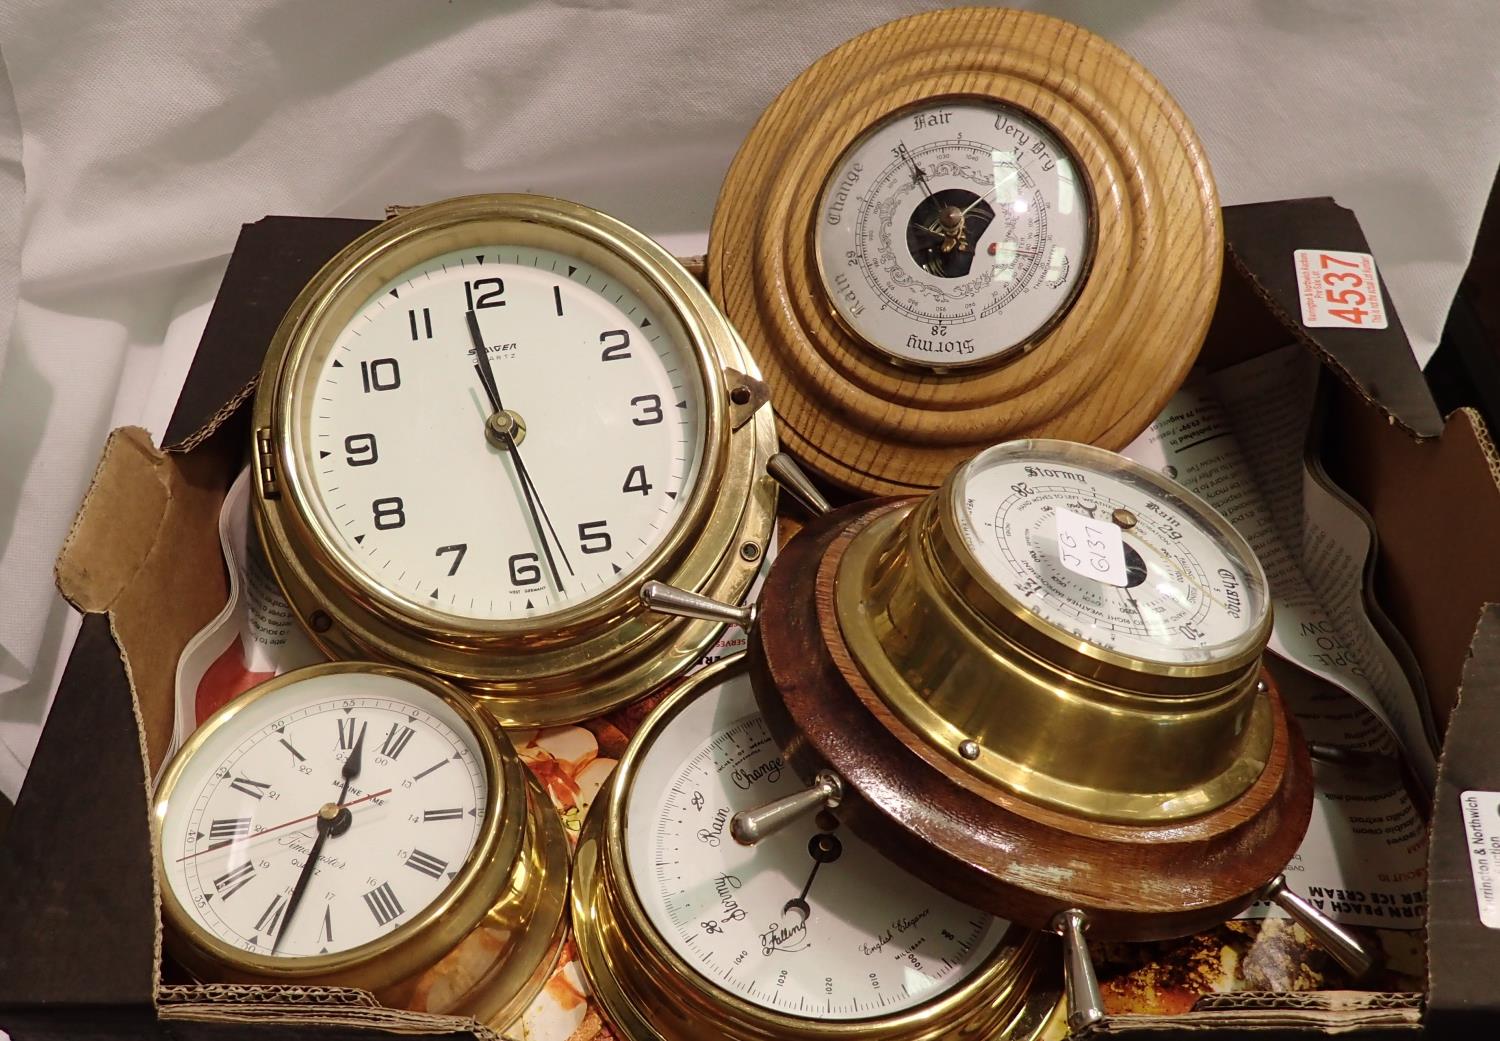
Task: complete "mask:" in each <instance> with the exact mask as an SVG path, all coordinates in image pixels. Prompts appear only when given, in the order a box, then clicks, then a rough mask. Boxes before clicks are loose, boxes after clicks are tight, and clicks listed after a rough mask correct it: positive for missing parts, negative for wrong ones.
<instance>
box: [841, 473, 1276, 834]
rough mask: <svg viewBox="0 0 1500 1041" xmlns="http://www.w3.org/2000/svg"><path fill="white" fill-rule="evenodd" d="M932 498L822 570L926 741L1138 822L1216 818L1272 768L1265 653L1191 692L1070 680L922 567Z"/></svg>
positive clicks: (1029, 795)
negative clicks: (1262, 678) (1259, 680)
mask: <svg viewBox="0 0 1500 1041" xmlns="http://www.w3.org/2000/svg"><path fill="white" fill-rule="evenodd" d="M941 494H942V493H941V492H940V493H938V495H941ZM932 498H936V496H934V497H931V498H929V500H926V501H924V502H922V503H921V504H918V505H916V506H913V505H912V504H910V503H908V504H905V505H897V506H894V507H893V508H891V509H889V510H887V511H886V512H885V513H883V514H881V515H879V516H877V517H875V518H874V519H873V520H871V521H870V522H869V523H868V524H867V525H866V526H865V527H864V528H863V529H862V530H860V531H859V532H857V533H856V534H854V535H853V537H852V538H851V540H850V542H849V545H848V547H847V549H846V550H845V551H844V553H843V555H842V556H841V557H840V558H838V559H837V561H834V562H831V561H828V560H825V562H824V565H823V568H824V570H825V571H826V572H828V573H827V574H825V575H823V576H820V577H823V578H824V579H825V580H831V581H832V584H833V589H834V594H833V611H834V616H835V618H836V620H837V631H838V636H840V637H842V639H843V641H844V642H845V644H846V645H847V647H848V651H849V657H850V658H852V659H853V661H854V662H855V663H856V665H857V666H858V668H859V670H860V672H861V673H862V674H863V675H864V677H865V679H866V680H867V681H868V682H869V684H870V686H871V687H872V688H874V690H875V692H876V693H877V694H878V695H879V696H880V698H881V700H882V701H884V702H885V703H886V704H887V705H889V706H890V707H891V708H892V709H893V710H894V711H895V712H896V714H897V715H898V716H900V718H901V719H902V720H903V721H904V722H905V723H906V724H907V725H908V726H909V727H911V728H912V729H913V730H914V731H915V732H916V733H917V734H919V735H921V737H922V738H923V740H924V741H925V742H926V743H927V744H928V745H930V746H931V747H932V748H934V749H936V750H938V751H939V752H940V753H941V754H943V755H944V756H945V757H947V758H948V759H949V760H951V761H952V762H954V763H955V764H957V765H959V766H961V767H963V768H964V769H965V770H966V771H968V772H970V773H972V774H975V775H977V776H978V777H980V778H982V779H983V780H986V781H989V782H992V783H995V784H998V785H1000V786H1002V787H1003V788H1005V789H1007V790H1009V791H1011V792H1014V793H1015V794H1017V795H1020V796H1021V797H1023V798H1026V799H1030V800H1032V801H1034V802H1037V803H1041V804H1043V805H1048V806H1051V807H1054V808H1056V809H1060V810H1063V811H1065V812H1068V813H1074V814H1079V815H1082V816H1087V817H1091V818H1095V819H1099V820H1109V821H1121V822H1131V823H1150V822H1163V821H1170V820H1182V819H1186V818H1190V817H1194V816H1198V815H1200V814H1203V813H1207V812H1209V811H1210V810H1213V809H1216V808H1218V807H1220V806H1223V805H1225V804H1227V803H1229V802H1230V801H1232V800H1233V799H1235V798H1236V797H1237V796H1239V795H1240V794H1241V793H1243V792H1244V791H1245V790H1246V789H1247V788H1248V787H1249V786H1250V785H1251V784H1253V783H1254V781H1255V779H1256V778H1258V777H1259V776H1260V775H1261V773H1262V771H1263V770H1264V769H1265V766H1266V763H1267V761H1268V756H1269V754H1270V750H1271V743H1272V737H1273V733H1272V730H1273V727H1272V717H1271V711H1270V705H1269V703H1268V702H1267V699H1266V697H1265V696H1264V695H1262V694H1259V693H1258V692H1257V690H1256V689H1255V681H1256V677H1257V675H1258V672H1259V669H1258V660H1259V659H1258V658H1257V659H1256V660H1255V661H1253V662H1252V663H1251V664H1250V665H1249V666H1248V667H1245V668H1242V669H1241V670H1240V671H1239V672H1238V673H1237V674H1235V675H1233V676H1232V678H1231V680H1230V682H1229V683H1227V684H1224V685H1222V686H1219V687H1213V688H1209V689H1207V690H1204V691H1200V692H1198V693H1196V694H1193V695H1188V696H1184V695H1182V694H1176V693H1174V694H1171V695H1169V696H1166V697H1164V696H1163V695H1162V693H1161V683H1162V681H1161V680H1160V679H1158V678H1156V677H1152V676H1139V675H1138V676H1136V677H1135V679H1134V682H1133V683H1131V684H1130V685H1128V686H1114V685H1110V684H1105V683H1103V682H1101V681H1099V680H1097V679H1095V678H1093V677H1091V676H1089V675H1086V674H1079V673H1076V672H1073V671H1070V665H1071V662H1069V661H1068V660H1067V659H1066V658H1063V659H1062V660H1058V659H1057V658H1049V657H1044V656H1042V655H1041V654H1038V653H1036V652H1034V651H1033V650H1032V649H1030V648H1027V647H1024V646H1022V645H1021V644H1019V643H1018V642H1015V641H1013V640H1011V639H1010V638H1009V637H1008V635H1007V634H1006V632H1005V631H1003V630H1002V629H1000V627H991V626H989V625H987V624H986V621H987V619H988V616H987V615H986V616H985V617H984V618H981V617H980V616H979V615H978V614H976V613H975V612H974V611H972V610H970V609H969V608H968V606H967V605H966V604H965V603H964V602H963V601H962V600H961V599H960V598H959V597H957V596H956V595H955V593H954V591H953V589H952V588H951V587H950V586H949V585H948V584H947V583H946V582H945V581H944V580H943V575H942V574H941V573H940V572H939V571H938V570H935V569H934V568H933V567H932V566H931V561H930V560H923V559H921V543H920V540H919V536H920V534H921V533H922V532H923V531H924V530H925V529H924V528H923V526H922V525H921V524H920V522H919V521H916V522H914V518H917V517H918V516H919V515H920V513H921V511H922V510H923V509H924V508H927V507H928V506H929V505H930V503H931V501H932ZM997 630H998V631H997ZM1075 660H1076V659H1075ZM1038 735H1046V739H1045V740H1041V741H1039V740H1038V739H1037V738H1038ZM1163 742H1166V743H1169V744H1170V745H1171V747H1172V749H1175V750H1176V751H1175V754H1164V753H1163V750H1162V747H1161V745H1162V743H1163Z"/></svg>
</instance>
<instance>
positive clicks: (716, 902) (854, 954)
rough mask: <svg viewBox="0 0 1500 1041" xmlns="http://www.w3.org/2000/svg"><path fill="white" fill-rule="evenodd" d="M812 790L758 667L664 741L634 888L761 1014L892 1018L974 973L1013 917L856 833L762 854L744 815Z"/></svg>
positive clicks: (638, 798)
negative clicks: (776, 729)
mask: <svg viewBox="0 0 1500 1041" xmlns="http://www.w3.org/2000/svg"><path fill="white" fill-rule="evenodd" d="M802 787H803V785H802V784H801V782H800V781H799V780H798V778H797V777H796V775H795V774H794V772H793V771H792V770H791V769H790V768H788V767H787V765H786V764H785V762H784V761H783V759H782V753H781V750H780V749H779V748H778V747H777V746H776V743H775V742H774V741H773V740H772V738H771V736H770V734H769V733H768V732H767V729H766V725H765V722H764V721H763V720H762V719H761V716H760V712H759V710H758V709H757V708H756V705H755V699H754V696H753V694H752V691H751V687H750V680H749V678H748V676H747V675H745V674H744V673H743V672H741V673H739V674H738V675H737V676H733V677H732V678H729V679H726V680H725V681H724V682H723V683H721V684H719V685H717V686H715V687H713V688H711V689H710V690H708V691H707V692H705V693H704V694H703V695H701V696H700V697H698V698H697V699H696V700H694V701H692V702H691V703H689V704H687V705H686V706H685V707H684V708H682V710H681V711H680V712H678V713H677V714H676V715H675V716H674V717H673V718H672V719H671V720H670V721H669V722H668V723H667V724H666V725H665V726H664V727H662V728H661V729H660V730H659V731H657V732H656V733H655V734H654V735H653V741H652V743H651V745H650V748H649V750H648V751H646V753H645V754H644V755H643V756H642V759H641V761H640V763H639V765H638V773H637V774H636V776H635V779H634V782H633V783H632V784H631V787H630V792H629V795H628V798H627V802H626V809H625V820H626V830H625V853H626V866H627V869H628V872H629V875H630V883H631V885H632V886H633V887H634V889H635V891H636V894H637V896H638V897H639V899H640V902H641V904H642V905H643V906H644V907H645V910H646V914H647V916H648V917H649V919H650V922H651V924H652V926H654V927H655V929H656V931H657V932H658V933H659V934H660V936H661V937H662V939H663V940H664V941H665V943H666V945H667V946H668V947H669V948H670V949H671V950H672V951H673V952H674V953H675V954H676V955H677V956H678V957H680V958H681V959H682V961H683V962H685V963H686V964H687V965H689V966H691V967H692V968H691V970H690V971H694V972H698V973H701V974H702V975H704V976H705V977H707V979H708V981H709V982H710V983H711V984H712V985H714V986H717V987H721V988H723V989H724V990H725V991H728V992H729V993H730V994H733V995H734V996H736V997H738V998H740V999H742V1000H744V1001H747V1002H751V1003H753V1004H755V1005H757V1006H760V1007H762V1008H765V1009H768V1010H772V1011H776V1012H781V1013H785V1014H789V1015H794V1016H804V1017H808V1018H817V1019H836V1020H857V1019H862V1018H868V1017H873V1016H880V1015H889V1014H892V1013H896V1012H899V1011H901V1010H903V1009H907V1008H910V1007H912V1006H914V1005H917V1004H920V1003H923V1002H926V1001H930V1000H932V999H933V998H935V997H937V996H939V995H941V994H943V993H944V992H946V991H948V990H949V989H951V988H953V987H954V986H956V985H957V984H959V983H961V982H963V981H964V980H965V979H967V978H968V977H969V976H970V975H971V974H972V973H973V972H974V971H975V970H976V969H977V968H978V967H980V966H983V965H984V964H985V961H986V959H987V957H988V956H989V955H990V954H991V953H993V952H994V950H995V949H996V947H997V946H998V945H999V943H1000V941H1001V939H1002V937H1003V936H1004V935H1005V933H1006V930H1007V928H1008V924H1007V923H1006V922H1004V921H1002V920H1000V919H997V918H994V917H992V916H990V915H987V914H984V913H981V912H979V911H976V910H974V909H973V908H970V907H966V906H965V905H963V904H961V903H959V902H958V901H956V900H954V899H953V898H951V897H948V896H945V895H944V894H942V893H940V892H938V891H937V890H936V889H933V888H932V887H931V886H930V885H928V884H927V883H926V882H925V881H923V880H922V879H919V878H916V877H914V876H912V875H910V874H908V873H907V872H906V871H904V870H902V868H901V867H899V866H898V865H897V864H895V863H894V862H892V861H890V860H888V859H886V858H885V857H884V856H882V855H881V854H880V853H879V852H877V851H876V850H875V849H873V848H872V847H871V846H869V845H868V844H866V843H865V842H863V841H862V840H860V839H859V838H858V837H856V836H855V835H853V834H852V833H851V832H850V831H849V829H848V828H847V827H845V826H843V825H842V824H841V822H840V821H839V820H838V818H837V816H836V813H835V812H830V811H825V812H823V813H820V814H818V815H817V817H816V818H808V820H807V821H806V824H805V826H793V827H790V828H788V829H786V830H785V831H782V832H779V833H777V834H776V835H774V836H772V837H771V838H769V839H766V840H765V841H762V842H761V843H759V844H758V845H755V846H742V845H740V844H739V843H737V842H736V841H735V840H734V839H733V838H731V836H730V833H729V819H730V817H732V816H733V815H734V814H735V813H736V812H737V811H739V810H743V809H749V808H752V807H756V806H759V805H762V804H764V803H766V802H768V801H770V800H772V799H775V798H778V797H780V796H782V795H786V794H790V793H792V792H795V791H798V790H799V789H800V788H802Z"/></svg>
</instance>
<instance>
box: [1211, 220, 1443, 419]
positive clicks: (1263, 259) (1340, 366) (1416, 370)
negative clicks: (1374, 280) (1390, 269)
mask: <svg viewBox="0 0 1500 1041" xmlns="http://www.w3.org/2000/svg"><path fill="white" fill-rule="evenodd" d="M1224 238H1225V241H1226V242H1227V243H1228V254H1229V270H1228V271H1226V272H1225V274H1226V278H1225V280H1224V284H1225V287H1226V293H1225V296H1226V297H1228V302H1229V303H1231V304H1232V303H1233V302H1234V300H1233V297H1234V290H1235V289H1237V288H1240V289H1243V288H1248V289H1249V290H1250V291H1251V292H1253V293H1254V295H1255V296H1256V297H1258V298H1259V300H1260V302H1261V304H1262V305H1263V307H1264V308H1265V309H1266V310H1268V311H1269V312H1270V313H1271V315H1273V316H1274V317H1275V318H1276V319H1277V320H1279V322H1280V323H1281V325H1283V326H1284V327H1285V328H1286V331H1287V333H1288V334H1289V336H1290V337H1292V338H1295V339H1297V340H1299V341H1300V342H1302V343H1303V344H1304V345H1305V346H1306V347H1308V348H1309V349H1310V350H1312V351H1314V352H1315V353H1316V354H1317V355H1318V356H1319V357H1320V358H1321V359H1322V360H1323V362H1324V363H1325V364H1326V365H1328V366H1329V367H1330V368H1332V369H1333V370H1334V371H1335V372H1337V373H1338V374H1339V375H1340V377H1342V378H1343V379H1344V381H1345V382H1347V383H1348V384H1349V385H1350V386H1352V387H1354V388H1356V389H1357V390H1358V391H1359V392H1360V393H1361V394H1362V395H1364V397H1366V398H1367V399H1368V400H1370V401H1371V402H1373V403H1374V404H1375V406H1376V407H1377V408H1379V409H1380V410H1381V411H1382V412H1384V413H1385V414H1386V416H1387V417H1388V418H1390V419H1391V420H1392V421H1393V422H1395V423H1397V424H1398V425H1400V426H1402V427H1404V428H1405V429H1406V430H1407V431H1408V432H1409V433H1411V434H1414V435H1416V436H1418V437H1436V436H1438V435H1439V434H1440V433H1442V430H1443V421H1442V416H1441V415H1440V414H1439V412H1438V409H1437V405H1436V404H1435V403H1434V402H1433V400H1432V392H1431V390H1429V389H1428V386H1427V380H1426V378H1425V377H1423V375H1422V370H1421V368H1420V367H1419V366H1418V365H1417V361H1416V358H1415V357H1413V356H1412V352H1411V345H1410V343H1408V342H1407V339H1406V332H1405V330H1403V329H1402V327H1401V319H1400V317H1399V316H1398V315H1397V314H1396V306H1395V302H1394V301H1393V300H1392V299H1391V295H1390V292H1389V291H1388V290H1387V289H1386V287H1385V281H1384V279H1382V280H1381V292H1382V293H1383V294H1384V295H1385V302H1386V313H1387V317H1388V319H1389V322H1390V324H1389V326H1388V327H1387V328H1385V329H1308V328H1305V327H1303V325H1302V321H1301V305H1300V303H1299V295H1298V286H1297V272H1296V268H1295V267H1294V265H1293V254H1294V253H1295V252H1296V251H1297V250H1299V249H1332V250H1350V251H1353V252H1356V253H1369V252H1370V245H1369V243H1368V242H1367V241H1365V236H1364V232H1363V231H1361V230H1360V227H1359V221H1358V220H1356V219H1355V217H1354V213H1353V211H1351V210H1348V209H1345V208H1344V207H1342V206H1340V205H1338V204H1337V203H1336V202H1334V201H1333V200H1332V199H1327V198H1318V199H1291V200H1284V201H1279V202H1265V203H1255V204H1252V205H1247V206H1226V207H1225V208H1224ZM1237 282H1238V283H1239V285H1238V286H1237V285H1236V283H1237ZM1225 303H1226V301H1225V300H1223V299H1221V301H1220V306H1219V308H1218V310H1217V312H1216V313H1215V316H1214V322H1213V325H1212V327H1211V328H1210V330H1209V335H1208V339H1209V342H1210V343H1213V342H1216V341H1218V342H1223V341H1226V340H1228V341H1241V342H1243V341H1244V340H1246V339H1248V338H1247V337H1245V336H1244V335H1243V326H1242V324H1241V323H1244V322H1246V321H1247V316H1248V314H1249V311H1250V309H1249V308H1247V307H1245V306H1225ZM1248 320H1249V321H1250V322H1251V323H1252V324H1254V322H1255V321H1256V319H1254V318H1253V317H1252V318H1249V319H1248ZM1258 321H1259V324H1261V325H1264V324H1265V318H1264V317H1261V318H1259V320H1258ZM1283 342H1285V341H1284V340H1283ZM1226 363H1227V362H1226Z"/></svg>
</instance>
